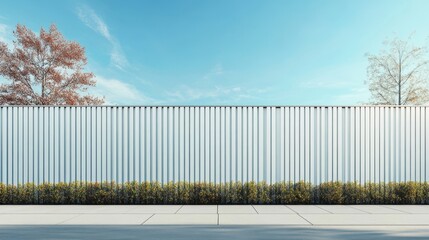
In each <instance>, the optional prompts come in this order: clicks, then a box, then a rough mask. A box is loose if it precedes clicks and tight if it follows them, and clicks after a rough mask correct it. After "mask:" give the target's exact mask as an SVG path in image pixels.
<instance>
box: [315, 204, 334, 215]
mask: <svg viewBox="0 0 429 240" xmlns="http://www.w3.org/2000/svg"><path fill="white" fill-rule="evenodd" d="M314 206H316V207H317V208H319V209H321V210H323V211H325V212H328V213H330V214H334V213H333V212H331V211H328V210H326V209H323V208H321V207H319V206H318V205H314Z"/></svg>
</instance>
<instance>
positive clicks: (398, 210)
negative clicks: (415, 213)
mask: <svg viewBox="0 0 429 240" xmlns="http://www.w3.org/2000/svg"><path fill="white" fill-rule="evenodd" d="M380 207H384V208H387V209H390V210H395V211H398V212H401V213H406V214H412V213H409V212H405V211H401V210H399V209H395V208H390V207H388V206H380Z"/></svg>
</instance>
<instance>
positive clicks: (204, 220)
mask: <svg viewBox="0 0 429 240" xmlns="http://www.w3.org/2000/svg"><path fill="white" fill-rule="evenodd" d="M189 224H190V225H217V224H218V214H155V215H154V216H153V217H151V218H149V219H148V220H147V221H146V222H145V223H144V225H189Z"/></svg>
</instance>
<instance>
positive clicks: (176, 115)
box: [0, 106, 429, 184]
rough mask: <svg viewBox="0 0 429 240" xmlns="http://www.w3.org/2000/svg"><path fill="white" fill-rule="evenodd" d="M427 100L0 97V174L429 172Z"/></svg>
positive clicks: (209, 177)
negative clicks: (64, 102)
mask: <svg viewBox="0 0 429 240" xmlns="http://www.w3.org/2000/svg"><path fill="white" fill-rule="evenodd" d="M428 108H429V107H423V106H422V107H396V106H383V107H379V106H362V107H360V106H359V107H358V106H353V107H288V106H286V107H283V106H280V107H247V106H243V107H235V106H234V107H229V106H228V107H193V106H185V107H179V106H174V107H173V106H172V107H168V106H167V107H160V106H146V107H138V106H98V107H95V106H91V107H70V106H65V107H60V106H46V107H45V106H34V107H32V106H29V107H28V106H16V107H12V106H0V181H1V182H3V183H7V184H18V183H26V182H34V183H42V182H51V183H56V182H71V181H93V182H95V181H97V182H101V181H112V180H113V181H116V182H119V183H120V182H126V181H133V180H136V181H140V182H141V181H159V182H164V183H165V182H168V181H174V182H178V181H190V182H194V181H195V182H213V183H220V182H229V181H241V182H246V181H257V182H259V181H267V182H268V183H273V182H279V181H292V182H296V181H299V180H304V181H307V182H311V183H313V184H318V183H321V182H325V181H337V180H339V181H343V182H350V181H357V182H360V183H364V182H387V181H396V182H401V181H428V180H429V179H428V177H429V176H428V172H429V165H428V164H427V157H428V149H429V126H428V125H429V123H428V120H429V109H428Z"/></svg>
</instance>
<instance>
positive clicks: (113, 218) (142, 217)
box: [61, 213, 153, 225]
mask: <svg viewBox="0 0 429 240" xmlns="http://www.w3.org/2000/svg"><path fill="white" fill-rule="evenodd" d="M152 216H153V214H109V213H103V214H81V215H79V216H76V217H74V218H71V219H69V220H66V221H64V222H62V223H61V224H63V225H141V224H143V223H144V222H145V221H146V220H148V219H149V218H150V217H152Z"/></svg>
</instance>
